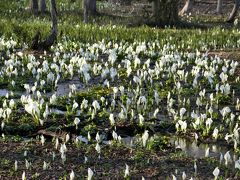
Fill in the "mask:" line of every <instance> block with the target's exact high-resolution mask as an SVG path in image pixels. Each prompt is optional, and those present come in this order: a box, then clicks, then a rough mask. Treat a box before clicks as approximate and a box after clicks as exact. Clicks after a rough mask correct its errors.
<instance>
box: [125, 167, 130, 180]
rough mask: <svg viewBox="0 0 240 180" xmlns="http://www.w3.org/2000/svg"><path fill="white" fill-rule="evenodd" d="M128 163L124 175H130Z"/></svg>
mask: <svg viewBox="0 0 240 180" xmlns="http://www.w3.org/2000/svg"><path fill="white" fill-rule="evenodd" d="M125 165H126V169H125V172H124V177H125V178H126V177H129V175H130V173H129V166H128V165H127V164H125Z"/></svg>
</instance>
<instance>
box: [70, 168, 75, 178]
mask: <svg viewBox="0 0 240 180" xmlns="http://www.w3.org/2000/svg"><path fill="white" fill-rule="evenodd" d="M74 179H75V174H74V171H73V170H72V171H71V173H70V180H74Z"/></svg>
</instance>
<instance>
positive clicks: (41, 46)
mask: <svg viewBox="0 0 240 180" xmlns="http://www.w3.org/2000/svg"><path fill="white" fill-rule="evenodd" d="M51 17H52V30H51V34H50V35H49V36H48V37H47V38H46V39H45V40H44V41H43V42H41V34H40V32H39V31H38V32H37V34H36V35H35V37H34V38H33V41H32V45H31V49H33V50H48V49H49V48H50V47H51V46H52V45H53V44H54V42H55V41H56V40H57V30H58V26H57V25H58V24H57V7H56V1H55V0H51Z"/></svg>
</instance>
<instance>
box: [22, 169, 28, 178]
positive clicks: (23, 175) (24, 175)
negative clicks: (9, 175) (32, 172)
mask: <svg viewBox="0 0 240 180" xmlns="http://www.w3.org/2000/svg"><path fill="white" fill-rule="evenodd" d="M26 179H27V178H26V173H25V171H23V173H22V180H26Z"/></svg>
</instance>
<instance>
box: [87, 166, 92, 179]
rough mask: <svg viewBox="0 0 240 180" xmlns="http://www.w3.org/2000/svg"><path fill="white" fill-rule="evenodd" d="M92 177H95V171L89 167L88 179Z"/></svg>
mask: <svg viewBox="0 0 240 180" xmlns="http://www.w3.org/2000/svg"><path fill="white" fill-rule="evenodd" d="M92 177H93V171H92V170H91V169H90V168H88V177H87V179H88V180H91V179H92Z"/></svg>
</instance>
